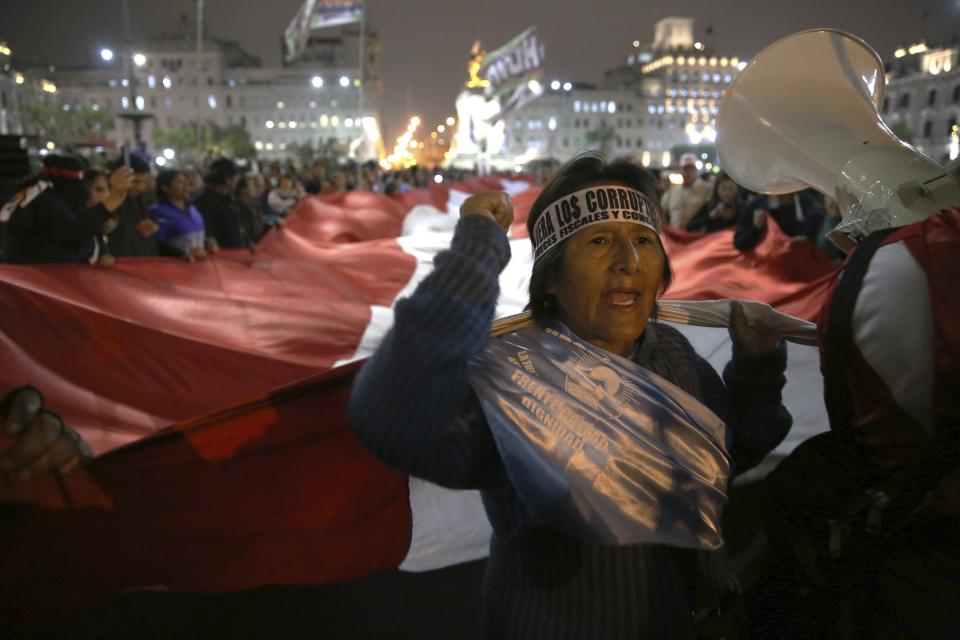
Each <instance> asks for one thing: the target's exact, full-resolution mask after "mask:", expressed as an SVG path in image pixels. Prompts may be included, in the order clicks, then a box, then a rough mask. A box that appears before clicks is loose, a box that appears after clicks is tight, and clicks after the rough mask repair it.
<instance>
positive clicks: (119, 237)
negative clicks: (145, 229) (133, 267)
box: [107, 196, 158, 258]
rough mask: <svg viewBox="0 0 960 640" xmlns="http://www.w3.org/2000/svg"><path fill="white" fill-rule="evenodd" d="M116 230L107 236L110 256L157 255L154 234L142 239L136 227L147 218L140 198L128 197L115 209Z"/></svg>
mask: <svg viewBox="0 0 960 640" xmlns="http://www.w3.org/2000/svg"><path fill="white" fill-rule="evenodd" d="M116 213H117V218H118V224H117V228H116V229H114V230H113V232H112V233H111V234H110V235H108V236H107V241H108V243H109V250H110V253H111V255H114V256H116V257H117V258H125V257H129V256H155V255H158V247H157V238H156V234H154V235H152V236H150V237H149V238H144V237H143V236H142V235H140V232H139V231H138V230H137V225H138V224H139V223H140V222H141V221H142V220H144V219H146V218H148V217H149V216H147V213H146V209H145V208H144V207H143V200H142V197H141V196H137V197H133V198H130V197H128V198H127V199H126V200H124V201H123V204H122V205H120V208H119V209H117V212H116Z"/></svg>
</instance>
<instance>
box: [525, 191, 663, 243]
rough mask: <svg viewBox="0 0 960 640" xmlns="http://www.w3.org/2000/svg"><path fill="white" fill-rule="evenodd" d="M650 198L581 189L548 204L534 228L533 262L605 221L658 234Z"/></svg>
mask: <svg viewBox="0 0 960 640" xmlns="http://www.w3.org/2000/svg"><path fill="white" fill-rule="evenodd" d="M655 221H656V208H655V207H654V205H653V203H652V202H651V201H650V199H649V198H648V197H647V196H645V195H643V194H642V193H640V192H639V191H637V190H636V189H630V188H628V187H622V186H619V185H609V186H607V185H601V186H598V187H589V188H587V189H581V190H580V191H577V192H575V193H571V194H570V195H568V196H564V197H562V198H560V199H559V200H557V201H556V202H554V203H552V204H550V205H549V206H548V207H547V208H546V209H544V210H543V213H542V214H541V215H540V217H539V218H537V221H536V223H535V224H534V225H533V235H532V236H531V238H530V239H531V241H532V242H533V261H534V262H536V261H537V260H539V259H540V257H541V256H543V254H545V253H546V252H547V251H549V250H550V248H551V247H555V246H556V245H558V244H559V243H560V242H562V241H563V240H565V239H566V238H569V237H570V236H571V235H572V234H573V233H575V232H577V231H579V230H581V229H585V228H587V227H590V226H593V225H595V224H603V223H604V222H632V223H633V224H639V225H643V226H645V227H649V228H650V229H653V230H654V231H657V232H658V233H659V230H658V229H657V226H656V222H655Z"/></svg>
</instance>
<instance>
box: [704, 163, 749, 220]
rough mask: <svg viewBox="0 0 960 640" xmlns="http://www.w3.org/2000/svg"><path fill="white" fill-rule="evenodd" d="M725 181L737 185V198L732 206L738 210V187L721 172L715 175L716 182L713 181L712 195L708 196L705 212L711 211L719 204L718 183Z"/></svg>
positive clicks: (734, 181) (739, 190)
mask: <svg viewBox="0 0 960 640" xmlns="http://www.w3.org/2000/svg"><path fill="white" fill-rule="evenodd" d="M725 180H729V181H730V182H732V183H733V184H736V185H737V196H736V198H734V201H733V206H734V207H736V208H739V206H740V192H741V189H740V185H739V184H737V181H736V180H734V179H733V178H732V177H730V176H729V175H728V174H727V173H724V172H723V171H721V172H720V173H718V174H717V178H716V180H715V181H714V183H713V193H712V194H711V195H710V200H709V201H708V202H707V211H713V208H714V207H716V206H717V204H719V202H720V194H719V190H720V183H721V182H723V181H725Z"/></svg>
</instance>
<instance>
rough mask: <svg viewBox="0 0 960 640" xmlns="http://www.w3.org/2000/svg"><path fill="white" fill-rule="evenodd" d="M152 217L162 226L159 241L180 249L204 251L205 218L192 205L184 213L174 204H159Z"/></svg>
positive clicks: (156, 205) (158, 233)
mask: <svg viewBox="0 0 960 640" xmlns="http://www.w3.org/2000/svg"><path fill="white" fill-rule="evenodd" d="M150 217H151V218H152V219H153V221H154V222H156V223H157V224H158V225H160V229H159V230H158V231H157V240H159V241H161V242H164V241H166V242H169V243H170V244H173V245H176V246H177V247H179V248H180V249H183V250H184V251H186V250H187V249H202V248H203V242H204V237H205V229H204V226H203V217H202V216H201V215H200V212H199V211H197V209H196V207H194V206H193V205H192V204H188V205H187V210H186V211H184V210H183V209H181V208H180V207H178V206H176V205H174V204H173V203H172V202H158V203H157V204H155V205H153V207H152V208H151V209H150Z"/></svg>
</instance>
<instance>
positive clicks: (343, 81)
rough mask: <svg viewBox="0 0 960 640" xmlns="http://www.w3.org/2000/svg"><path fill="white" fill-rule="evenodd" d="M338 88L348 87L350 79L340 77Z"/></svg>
mask: <svg viewBox="0 0 960 640" xmlns="http://www.w3.org/2000/svg"><path fill="white" fill-rule="evenodd" d="M340 86H341V87H349V86H350V78H348V77H347V76H340Z"/></svg>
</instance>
